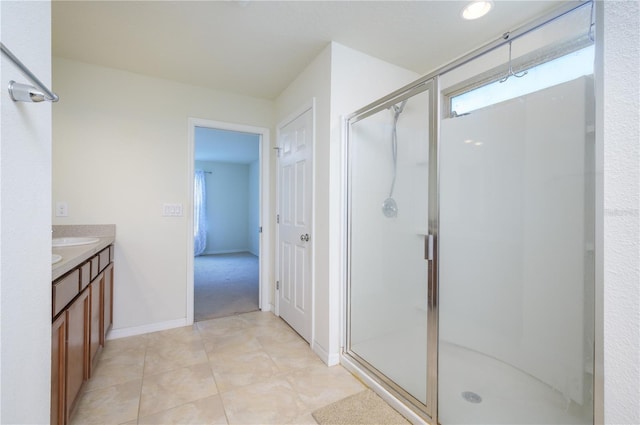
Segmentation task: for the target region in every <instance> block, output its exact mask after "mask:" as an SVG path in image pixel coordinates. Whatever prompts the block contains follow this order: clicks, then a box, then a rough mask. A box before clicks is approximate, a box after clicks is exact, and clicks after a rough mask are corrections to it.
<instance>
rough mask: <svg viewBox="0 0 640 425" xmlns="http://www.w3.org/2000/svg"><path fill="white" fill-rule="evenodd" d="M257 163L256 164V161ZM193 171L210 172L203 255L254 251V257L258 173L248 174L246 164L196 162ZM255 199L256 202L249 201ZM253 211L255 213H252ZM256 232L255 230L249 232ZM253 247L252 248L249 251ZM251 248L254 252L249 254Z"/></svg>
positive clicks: (207, 178)
mask: <svg viewBox="0 0 640 425" xmlns="http://www.w3.org/2000/svg"><path fill="white" fill-rule="evenodd" d="M256 162H257V161H256ZM195 168H196V169H199V170H205V171H209V172H211V174H206V175H205V176H206V177H205V178H206V187H207V247H206V249H205V254H227V253H233V252H247V251H249V252H254V251H255V252H254V253H255V255H257V251H258V250H257V246H258V241H257V240H255V239H257V238H256V237H257V235H258V233H257V230H256V229H257V226H255V227H253V228H252V220H254V221H255V220H257V219H258V215H259V214H258V213H259V211H258V208H257V203H258V201H257V199H259V197H258V196H259V193H258V191H257V189H256V190H255V191H254V192H252V191H251V188H252V186H253V187H254V188H255V187H256V186H257V184H256V182H254V181H252V177H253V179H257V177H258V175H257V173H253V175H252V173H251V170H252V167H251V166H250V165H249V164H235V163H230V162H216V161H196V162H195ZM252 197H255V198H256V199H252ZM254 209H255V210H254ZM252 230H255V231H252ZM252 242H253V245H255V248H252ZM252 249H253V250H254V251H252Z"/></svg>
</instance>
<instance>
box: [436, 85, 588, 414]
mask: <svg viewBox="0 0 640 425" xmlns="http://www.w3.org/2000/svg"><path fill="white" fill-rule="evenodd" d="M525 78H526V77H525ZM592 87H593V81H592V79H591V77H581V78H578V79H575V80H572V81H569V82H566V83H563V84H559V85H556V86H553V87H550V88H546V89H544V90H540V91H537V92H534V93H531V94H527V95H526V96H521V97H518V98H516V99H512V100H509V101H505V102H502V103H498V104H495V105H493V106H490V107H486V108H483V109H479V110H477V111H474V112H473V113H471V114H470V115H467V116H463V117H458V118H450V119H445V120H443V121H442V123H441V141H440V163H439V164H440V169H439V170H440V191H439V193H440V228H439V302H440V304H439V308H440V310H439V311H440V315H439V347H438V350H439V357H438V362H439V363H438V373H439V375H438V400H439V411H438V414H439V422H440V423H442V424H444V425H446V424H454V423H492V424H497V423H503V424H507V423H508V424H520V423H529V424H530V423H536V424H587V423H589V424H590V423H593V416H592V411H593V402H592V399H593V375H592V371H593V359H592V355H593V354H592V353H593V320H594V317H593V289H592V288H593V285H594V282H593V267H594V264H593V246H594V245H593V243H594V222H593V209H594V205H593V192H594V185H593V180H592V177H593V172H594V154H593V120H592V116H593V111H594V103H593V102H594V100H593V92H592Z"/></svg>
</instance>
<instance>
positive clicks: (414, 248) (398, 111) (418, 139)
mask: <svg viewBox="0 0 640 425" xmlns="http://www.w3.org/2000/svg"><path fill="white" fill-rule="evenodd" d="M432 102H433V83H432V82H427V83H424V84H420V85H419V86H417V87H415V88H414V89H412V90H410V91H409V92H407V93H403V95H402V96H400V97H397V98H391V99H388V100H387V101H386V102H383V103H382V104H381V105H379V106H378V107H376V108H374V109H372V110H370V111H367V112H366V113H365V114H362V115H361V116H359V117H358V119H354V120H353V121H352V122H351V125H350V131H351V137H350V143H349V156H350V158H351V161H350V167H349V182H350V183H349V207H348V208H349V211H350V217H351V219H350V221H349V235H350V241H351V243H350V246H351V248H352V249H351V250H350V256H349V270H350V285H349V299H350V303H349V311H348V315H349V318H350V321H349V323H350V326H349V328H348V340H349V350H348V355H349V356H351V357H352V358H354V359H356V360H357V361H358V362H359V363H360V364H362V365H364V366H365V367H366V368H367V369H368V370H369V371H370V372H371V373H373V374H375V375H376V376H377V377H378V378H379V379H382V380H384V381H385V382H386V383H387V384H388V385H391V386H392V387H393V388H395V390H396V391H399V392H401V393H402V394H403V396H404V397H405V399H406V400H408V401H409V402H410V403H412V404H414V405H415V406H416V407H417V408H419V409H427V408H429V407H430V406H431V403H432V401H431V400H430V399H429V395H430V392H431V391H430V389H429V388H428V385H427V383H428V376H429V373H431V374H434V373H435V363H434V364H433V365H432V366H431V372H429V370H430V368H429V366H430V365H429V359H428V354H427V345H428V337H429V335H428V329H427V313H428V302H429V298H428V294H427V284H426V283H427V273H428V269H427V268H426V267H425V265H426V263H425V256H424V255H425V252H424V247H425V241H428V235H429V231H428V226H427V221H426V217H427V212H428V211H427V209H428V191H427V190H426V188H425V187H424V186H423V185H421V184H416V183H417V182H426V181H427V180H428V171H429V167H428V164H429V140H430V139H431V138H432V137H433V136H432V135H431V132H432V127H431V126H430V125H429V119H428V118H426V117H429V116H430V115H433V110H432V106H431V104H432ZM425 118H426V119H425ZM431 337H432V338H434V337H435V334H434V335H431ZM399 352H401V353H403V355H402V361H401V362H399V361H398V353H399Z"/></svg>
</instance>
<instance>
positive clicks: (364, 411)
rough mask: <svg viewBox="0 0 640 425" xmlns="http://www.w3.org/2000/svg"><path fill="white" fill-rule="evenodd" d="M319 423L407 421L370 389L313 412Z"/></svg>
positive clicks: (367, 424) (401, 424)
mask: <svg viewBox="0 0 640 425" xmlns="http://www.w3.org/2000/svg"><path fill="white" fill-rule="evenodd" d="M313 418H314V419H315V420H316V421H317V422H318V423H319V424H320V425H373V424H376V425H406V424H408V423H409V422H408V421H407V420H406V419H405V418H404V417H403V416H402V415H400V413H398V412H396V411H395V410H393V408H392V407H391V406H389V405H388V404H387V403H386V402H385V401H384V400H383V399H381V398H380V397H379V396H378V395H377V394H376V393H374V392H373V391H371V390H365V391H362V392H360V393H358V394H355V395H352V396H351V397H347V398H345V399H342V400H340V401H337V402H335V403H333V404H330V405H328V406H325V407H323V408H321V409H318V410H316V411H315V412H313Z"/></svg>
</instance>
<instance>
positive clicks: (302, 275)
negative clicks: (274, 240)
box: [278, 109, 313, 341]
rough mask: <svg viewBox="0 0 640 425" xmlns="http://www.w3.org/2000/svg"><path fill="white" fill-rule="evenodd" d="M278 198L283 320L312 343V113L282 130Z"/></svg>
mask: <svg viewBox="0 0 640 425" xmlns="http://www.w3.org/2000/svg"><path fill="white" fill-rule="evenodd" d="M278 144H279V162H278V174H279V180H278V181H279V186H278V190H279V196H278V201H279V202H278V204H279V205H278V214H279V223H278V235H279V238H278V254H279V255H278V258H279V259H278V262H279V264H278V272H279V273H278V278H279V282H280V289H279V291H278V305H279V308H278V309H279V314H280V317H282V318H283V319H284V320H285V321H286V322H287V323H289V325H291V327H293V329H295V330H296V332H298V333H299V334H300V335H301V336H302V337H303V338H304V339H306V340H307V341H309V340H310V339H311V319H312V309H311V290H312V288H311V255H312V245H313V244H312V237H313V235H312V234H311V228H312V226H311V212H312V196H311V191H312V175H313V174H312V172H313V169H312V155H313V110H312V109H308V110H307V111H306V112H304V113H303V114H302V115H299V116H298V117H297V118H296V119H294V120H293V121H291V122H289V123H288V124H286V125H284V126H283V127H281V128H280V136H279V141H278Z"/></svg>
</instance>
